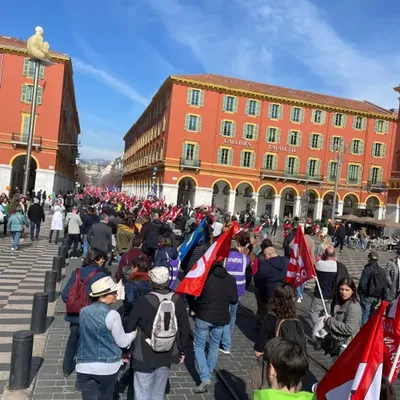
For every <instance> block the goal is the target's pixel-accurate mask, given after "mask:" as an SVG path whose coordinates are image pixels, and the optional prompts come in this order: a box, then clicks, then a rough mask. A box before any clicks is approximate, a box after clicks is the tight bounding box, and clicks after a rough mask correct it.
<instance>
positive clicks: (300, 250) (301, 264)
mask: <svg viewBox="0 0 400 400" xmlns="http://www.w3.org/2000/svg"><path fill="white" fill-rule="evenodd" d="M315 276H316V273H315V268H314V264H313V262H312V260H311V257H310V252H309V250H308V247H307V243H306V240H305V239H304V233H303V230H302V229H301V227H300V226H299V227H298V228H297V230H296V236H295V237H294V242H293V249H292V254H291V255H290V260H289V265H288V270H287V274H286V282H289V283H290V284H292V286H293V287H297V286H300V285H301V284H302V283H304V282H307V281H308V280H309V279H312V278H314V277H315Z"/></svg>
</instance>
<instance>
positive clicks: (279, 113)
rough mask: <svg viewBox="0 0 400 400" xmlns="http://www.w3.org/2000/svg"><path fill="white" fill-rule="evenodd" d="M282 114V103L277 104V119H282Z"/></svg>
mask: <svg viewBox="0 0 400 400" xmlns="http://www.w3.org/2000/svg"><path fill="white" fill-rule="evenodd" d="M282 115H283V105H281V104H280V105H279V108H278V119H282Z"/></svg>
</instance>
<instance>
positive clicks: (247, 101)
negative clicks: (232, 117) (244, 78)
mask: <svg viewBox="0 0 400 400" xmlns="http://www.w3.org/2000/svg"><path fill="white" fill-rule="evenodd" d="M249 112H250V100H249V99H247V100H246V109H245V113H246V114H247V115H249Z"/></svg>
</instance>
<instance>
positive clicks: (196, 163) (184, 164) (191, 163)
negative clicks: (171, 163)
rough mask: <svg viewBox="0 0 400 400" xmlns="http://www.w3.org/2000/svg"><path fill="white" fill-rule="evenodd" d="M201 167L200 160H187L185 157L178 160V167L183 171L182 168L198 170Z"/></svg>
mask: <svg viewBox="0 0 400 400" xmlns="http://www.w3.org/2000/svg"><path fill="white" fill-rule="evenodd" d="M200 168H201V161H200V160H188V159H187V158H181V159H180V160H179V169H180V170H181V171H183V170H184V169H194V170H195V171H196V172H199V171H200Z"/></svg>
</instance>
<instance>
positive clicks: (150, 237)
mask: <svg viewBox="0 0 400 400" xmlns="http://www.w3.org/2000/svg"><path fill="white" fill-rule="evenodd" d="M143 230H144V232H141V233H143V238H144V242H143V252H144V253H145V254H147V255H148V257H149V258H150V260H151V261H154V256H155V253H156V250H157V249H158V238H159V237H160V236H161V235H162V234H163V233H164V232H165V227H164V224H163V223H162V222H161V221H160V217H159V215H158V214H157V213H155V214H154V215H153V219H152V221H151V223H150V222H146V223H145V224H143V227H142V231H143Z"/></svg>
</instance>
